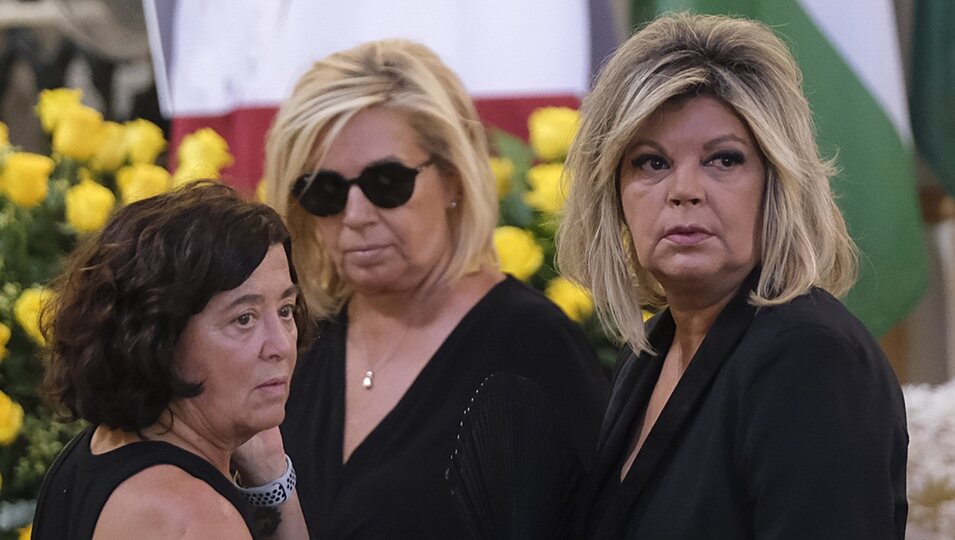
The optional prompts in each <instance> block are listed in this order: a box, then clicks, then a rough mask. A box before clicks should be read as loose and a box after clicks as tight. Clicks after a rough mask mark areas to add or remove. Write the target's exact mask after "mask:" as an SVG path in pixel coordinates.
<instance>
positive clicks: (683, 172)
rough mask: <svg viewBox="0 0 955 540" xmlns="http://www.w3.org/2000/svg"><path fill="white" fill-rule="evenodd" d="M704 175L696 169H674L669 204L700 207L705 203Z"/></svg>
mask: <svg viewBox="0 0 955 540" xmlns="http://www.w3.org/2000/svg"><path fill="white" fill-rule="evenodd" d="M702 175H703V173H702V172H701V171H698V170H696V169H695V168H694V167H682V168H676V169H674V171H673V172H672V173H671V174H670V185H669V190H668V192H667V203H668V204H670V205H671V206H698V205H700V204H702V203H703V202H705V201H706V193H705V190H704V189H703V178H702Z"/></svg>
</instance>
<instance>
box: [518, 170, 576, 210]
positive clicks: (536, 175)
mask: <svg viewBox="0 0 955 540" xmlns="http://www.w3.org/2000/svg"><path fill="white" fill-rule="evenodd" d="M563 174H564V167H563V165H561V164H559V163H548V164H545V165H535V166H533V167H531V168H530V170H528V171H527V183H528V184H529V185H530V188H531V189H530V191H528V192H527V193H525V194H524V202H526V203H527V204H528V205H530V206H531V207H532V208H536V209H537V210H540V211H542V212H548V213H550V214H556V213H557V212H559V211H560V209H561V208H562V207H563V206H564V201H565V200H566V198H567V195H566V194H565V193H564V190H563V185H562V184H561V176H562V175H563Z"/></svg>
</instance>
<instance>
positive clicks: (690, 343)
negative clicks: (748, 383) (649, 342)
mask: <svg viewBox="0 0 955 540" xmlns="http://www.w3.org/2000/svg"><path fill="white" fill-rule="evenodd" d="M738 290H739V284H737V285H736V286H735V287H730V288H725V289H724V290H716V291H709V292H708V293H704V294H700V292H699V291H696V292H695V293H694V294H689V295H682V294H678V293H677V294H671V293H670V291H667V301H668V303H669V306H670V313H671V315H673V323H674V326H675V332H674V336H673V344H672V345H671V348H672V347H677V348H678V351H679V353H680V354H679V358H682V361H681V363H682V367H683V368H684V369H685V368H686V366H687V365H689V363H690V360H692V359H693V356H694V355H695V354H696V351H697V350H698V349H699V348H700V344H702V343H703V339H704V338H705V337H706V334H707V333H709V331H710V328H712V326H713V323H714V322H715V321H716V317H717V316H719V314H720V312H721V311H723V308H724V307H726V304H728V303H729V301H730V300H732V299H733V297H734V296H736V293H737V291H738Z"/></svg>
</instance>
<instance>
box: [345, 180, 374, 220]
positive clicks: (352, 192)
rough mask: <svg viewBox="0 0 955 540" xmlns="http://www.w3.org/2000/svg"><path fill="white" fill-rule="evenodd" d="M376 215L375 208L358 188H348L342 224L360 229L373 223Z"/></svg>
mask: <svg viewBox="0 0 955 540" xmlns="http://www.w3.org/2000/svg"><path fill="white" fill-rule="evenodd" d="M377 215H378V214H377V208H376V207H375V205H374V204H372V202H371V201H369V200H368V197H366V196H365V192H363V191H362V190H361V188H360V187H358V186H356V185H352V186H351V187H349V188H348V199H347V200H346V201H345V209H344V210H342V224H344V225H345V226H346V227H350V228H353V229H360V228H362V227H364V226H366V225H369V224H371V223H373V222H374V221H375V219H376V216H377Z"/></svg>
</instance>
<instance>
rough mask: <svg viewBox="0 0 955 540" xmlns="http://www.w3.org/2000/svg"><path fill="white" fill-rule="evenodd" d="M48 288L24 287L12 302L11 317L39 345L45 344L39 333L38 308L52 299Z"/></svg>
mask: <svg viewBox="0 0 955 540" xmlns="http://www.w3.org/2000/svg"><path fill="white" fill-rule="evenodd" d="M52 297H53V295H52V293H51V292H50V291H49V289H44V288H42V287H31V288H29V289H25V290H24V291H23V292H22V293H20V296H19V297H18V298H17V301H16V302H14V303H13V318H14V319H16V321H17V324H19V325H20V328H23V331H24V332H26V333H27V335H28V336H30V338H31V339H32V340H33V341H35V342H37V343H38V344H40V345H46V339H45V338H44V337H43V334H41V333H40V310H41V309H42V308H43V306H44V305H46V303H47V302H49V301H50V300H51V299H52Z"/></svg>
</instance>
